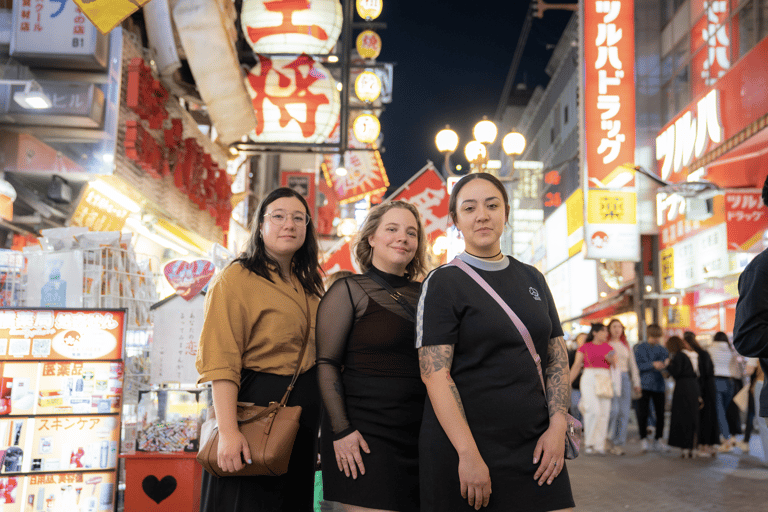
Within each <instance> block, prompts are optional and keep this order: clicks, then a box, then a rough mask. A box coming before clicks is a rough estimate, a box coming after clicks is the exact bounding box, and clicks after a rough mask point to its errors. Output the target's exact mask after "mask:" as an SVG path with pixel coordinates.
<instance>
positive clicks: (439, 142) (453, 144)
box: [435, 125, 459, 178]
mask: <svg viewBox="0 0 768 512" xmlns="http://www.w3.org/2000/svg"><path fill="white" fill-rule="evenodd" d="M435 145H436V146H437V150H438V151H440V152H441V153H443V154H444V155H445V162H443V174H444V175H445V177H446V178H448V177H450V176H454V174H453V169H452V168H451V155H452V154H453V153H454V152H455V151H456V148H457V147H458V146H459V136H458V135H456V132H455V131H453V130H451V127H450V126H448V125H445V128H443V129H442V130H440V131H439V132H437V135H435Z"/></svg>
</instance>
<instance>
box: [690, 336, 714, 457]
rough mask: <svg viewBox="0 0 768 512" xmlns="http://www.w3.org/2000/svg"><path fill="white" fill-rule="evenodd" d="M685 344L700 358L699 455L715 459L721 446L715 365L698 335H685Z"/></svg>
mask: <svg viewBox="0 0 768 512" xmlns="http://www.w3.org/2000/svg"><path fill="white" fill-rule="evenodd" d="M683 339H684V340H685V342H686V343H687V344H688V345H689V346H690V347H691V348H692V349H693V350H694V351H695V352H696V354H698V356H699V391H701V400H702V403H701V409H700V410H699V433H698V434H699V435H698V455H699V456H706V457H714V456H715V455H716V454H717V446H716V445H717V444H720V427H719V426H718V424H717V398H716V395H717V389H716V388H715V365H714V363H713V362H712V357H711V356H710V355H709V352H707V351H706V350H704V349H703V348H701V345H699V342H698V341H696V335H695V334H694V333H692V332H691V331H685V333H683Z"/></svg>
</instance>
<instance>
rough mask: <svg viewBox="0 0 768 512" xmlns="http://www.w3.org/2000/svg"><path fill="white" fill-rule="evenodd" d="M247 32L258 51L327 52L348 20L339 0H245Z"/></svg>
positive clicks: (244, 9) (241, 15)
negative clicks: (300, 0)
mask: <svg viewBox="0 0 768 512" xmlns="http://www.w3.org/2000/svg"><path fill="white" fill-rule="evenodd" d="M240 18H241V22H242V27H243V35H244V36H245V40H246V41H248V44H249V45H251V48H253V51H254V52H255V53H261V54H277V53H283V54H285V53H289V54H297V55H298V54H302V53H307V54H310V55H320V54H326V53H329V52H330V51H331V49H332V48H333V47H334V45H335V44H336V41H337V40H338V39H339V34H341V26H342V23H343V20H344V17H343V14H342V10H341V4H340V3H339V0H312V1H311V2H310V1H305V2H296V0H243V7H242V11H241V13H240Z"/></svg>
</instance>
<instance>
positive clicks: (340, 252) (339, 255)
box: [321, 241, 360, 276]
mask: <svg viewBox="0 0 768 512" xmlns="http://www.w3.org/2000/svg"><path fill="white" fill-rule="evenodd" d="M321 268H322V269H323V272H325V275H327V276H330V275H331V274H333V273H335V272H338V271H340V270H348V271H350V272H354V273H355V274H359V273H360V267H359V266H358V265H357V262H356V261H355V256H354V254H352V242H351V241H347V242H344V243H343V244H342V245H341V246H339V247H338V249H336V250H334V251H332V252H331V254H330V256H328V258H327V259H326V260H325V263H323V264H322V265H321Z"/></svg>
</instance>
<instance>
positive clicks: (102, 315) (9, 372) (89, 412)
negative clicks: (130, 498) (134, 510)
mask: <svg viewBox="0 0 768 512" xmlns="http://www.w3.org/2000/svg"><path fill="white" fill-rule="evenodd" d="M125 317H126V316H125V310H84V309H0V474H1V475H0V509H1V510H2V511H3V512H15V511H24V512H26V511H48V510H67V511H68V512H101V511H111V510H113V509H114V507H115V490H116V487H117V464H118V462H117V461H118V457H117V455H118V447H119V441H120V410H121V407H122V394H123V362H122V359H121V355H122V346H123V339H124V336H125Z"/></svg>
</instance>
